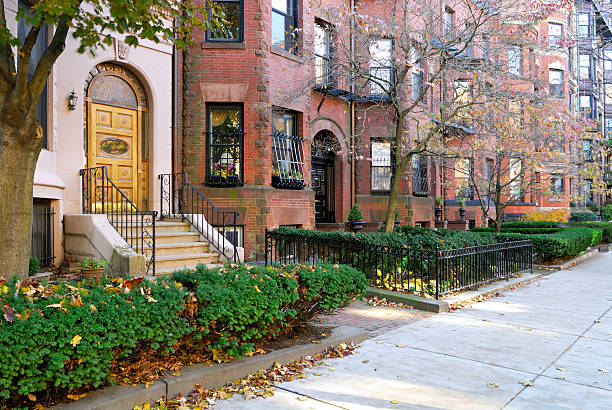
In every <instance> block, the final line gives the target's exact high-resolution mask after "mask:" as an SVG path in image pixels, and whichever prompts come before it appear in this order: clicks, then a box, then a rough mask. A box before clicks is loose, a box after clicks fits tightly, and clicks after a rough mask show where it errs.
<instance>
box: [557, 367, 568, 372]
mask: <svg viewBox="0 0 612 410" xmlns="http://www.w3.org/2000/svg"><path fill="white" fill-rule="evenodd" d="M557 370H559V371H560V372H566V371H567V369H566V368H565V367H559V366H557Z"/></svg>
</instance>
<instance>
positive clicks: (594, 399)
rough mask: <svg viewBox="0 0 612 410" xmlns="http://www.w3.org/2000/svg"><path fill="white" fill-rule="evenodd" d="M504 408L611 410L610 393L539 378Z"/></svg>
mask: <svg viewBox="0 0 612 410" xmlns="http://www.w3.org/2000/svg"><path fill="white" fill-rule="evenodd" d="M505 408H506V409H513V410H514V409H520V410H542V409H546V410H566V409H589V410H610V409H612V392H609V391H606V390H601V389H597V388H594V387H587V386H582V385H579V384H574V383H569V382H567V381H563V380H555V379H550V378H547V377H540V378H538V379H537V380H536V382H535V383H534V385H533V386H531V387H527V388H526V389H525V390H524V391H522V392H521V393H520V394H519V395H518V396H517V398H515V399H514V400H512V402H510V403H509V404H508V405H507V406H506V407H505Z"/></svg>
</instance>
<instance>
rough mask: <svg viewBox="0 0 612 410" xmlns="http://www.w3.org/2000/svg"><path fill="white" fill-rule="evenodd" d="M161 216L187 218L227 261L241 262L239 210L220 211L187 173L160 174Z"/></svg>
mask: <svg viewBox="0 0 612 410" xmlns="http://www.w3.org/2000/svg"><path fill="white" fill-rule="evenodd" d="M158 178H159V181H160V200H161V217H162V218H171V217H180V218H181V219H183V220H186V221H187V222H189V223H190V224H191V226H193V227H194V229H195V230H196V231H198V232H199V233H200V235H202V236H203V237H204V238H206V240H207V241H208V242H210V244H211V245H212V246H213V247H214V248H215V249H217V250H218V251H219V252H220V253H221V254H222V255H223V256H224V257H225V258H226V259H227V260H230V261H234V262H239V257H238V243H237V238H238V233H237V229H236V222H237V219H238V214H239V213H238V212H235V211H221V210H220V209H219V208H217V207H216V206H214V205H213V204H212V203H211V202H210V201H209V200H208V199H206V198H205V197H204V195H202V194H201V193H200V191H198V190H197V189H196V188H195V187H194V186H193V185H191V183H190V182H189V179H188V178H187V174H186V173H184V174H180V173H177V174H161V175H159V176H158Z"/></svg>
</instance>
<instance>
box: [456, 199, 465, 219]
mask: <svg viewBox="0 0 612 410" xmlns="http://www.w3.org/2000/svg"><path fill="white" fill-rule="evenodd" d="M457 205H459V219H460V220H462V221H463V220H465V208H464V206H465V198H462V197H458V198H457Z"/></svg>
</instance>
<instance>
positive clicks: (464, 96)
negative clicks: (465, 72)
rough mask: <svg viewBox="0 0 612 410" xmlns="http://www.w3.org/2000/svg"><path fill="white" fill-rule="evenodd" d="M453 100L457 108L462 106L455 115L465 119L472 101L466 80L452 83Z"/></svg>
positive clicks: (468, 83)
mask: <svg viewBox="0 0 612 410" xmlns="http://www.w3.org/2000/svg"><path fill="white" fill-rule="evenodd" d="M453 94H454V95H453V99H454V101H455V103H456V104H457V106H458V107H459V106H462V108H460V109H459V112H458V113H457V114H458V116H459V117H462V118H465V117H466V116H467V111H468V110H469V107H468V106H467V105H469V104H470V101H471V99H472V95H471V90H470V82H469V81H468V80H455V81H454V82H453Z"/></svg>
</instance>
